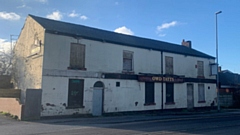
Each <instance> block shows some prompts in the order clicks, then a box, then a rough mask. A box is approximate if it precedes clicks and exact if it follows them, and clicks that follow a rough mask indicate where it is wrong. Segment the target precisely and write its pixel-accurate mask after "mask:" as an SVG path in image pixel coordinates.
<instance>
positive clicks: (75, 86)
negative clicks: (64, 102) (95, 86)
mask: <svg viewBox="0 0 240 135" xmlns="http://www.w3.org/2000/svg"><path fill="white" fill-rule="evenodd" d="M83 89H84V80H82V79H69V84H68V107H83V91H84V90H83Z"/></svg>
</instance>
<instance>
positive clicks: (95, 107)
mask: <svg viewBox="0 0 240 135" xmlns="http://www.w3.org/2000/svg"><path fill="white" fill-rule="evenodd" d="M103 89H104V84H103V83H102V82H101V81H97V82H96V83H95V84H94V85H93V99H92V102H93V103H92V115H93V116H101V115H102V112H103Z"/></svg>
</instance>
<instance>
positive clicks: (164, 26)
mask: <svg viewBox="0 0 240 135" xmlns="http://www.w3.org/2000/svg"><path fill="white" fill-rule="evenodd" d="M177 23H178V22H177V21H172V22H170V23H164V24H162V25H161V26H157V30H158V31H162V30H164V29H168V28H170V27H174V26H176V25H177Z"/></svg>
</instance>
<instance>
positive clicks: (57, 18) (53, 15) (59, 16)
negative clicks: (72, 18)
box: [46, 11, 63, 20]
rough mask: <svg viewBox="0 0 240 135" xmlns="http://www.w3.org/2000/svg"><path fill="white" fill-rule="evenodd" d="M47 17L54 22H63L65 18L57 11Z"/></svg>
mask: <svg viewBox="0 0 240 135" xmlns="http://www.w3.org/2000/svg"><path fill="white" fill-rule="evenodd" d="M46 17H47V18H49V19H53V20H61V19H62V18H63V15H62V14H61V12H59V11H55V12H53V13H52V14H49V15H47V16H46Z"/></svg>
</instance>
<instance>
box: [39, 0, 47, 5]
mask: <svg viewBox="0 0 240 135" xmlns="http://www.w3.org/2000/svg"><path fill="white" fill-rule="evenodd" d="M36 1H37V2H41V3H43V4H45V3H47V2H48V0H36Z"/></svg>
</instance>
